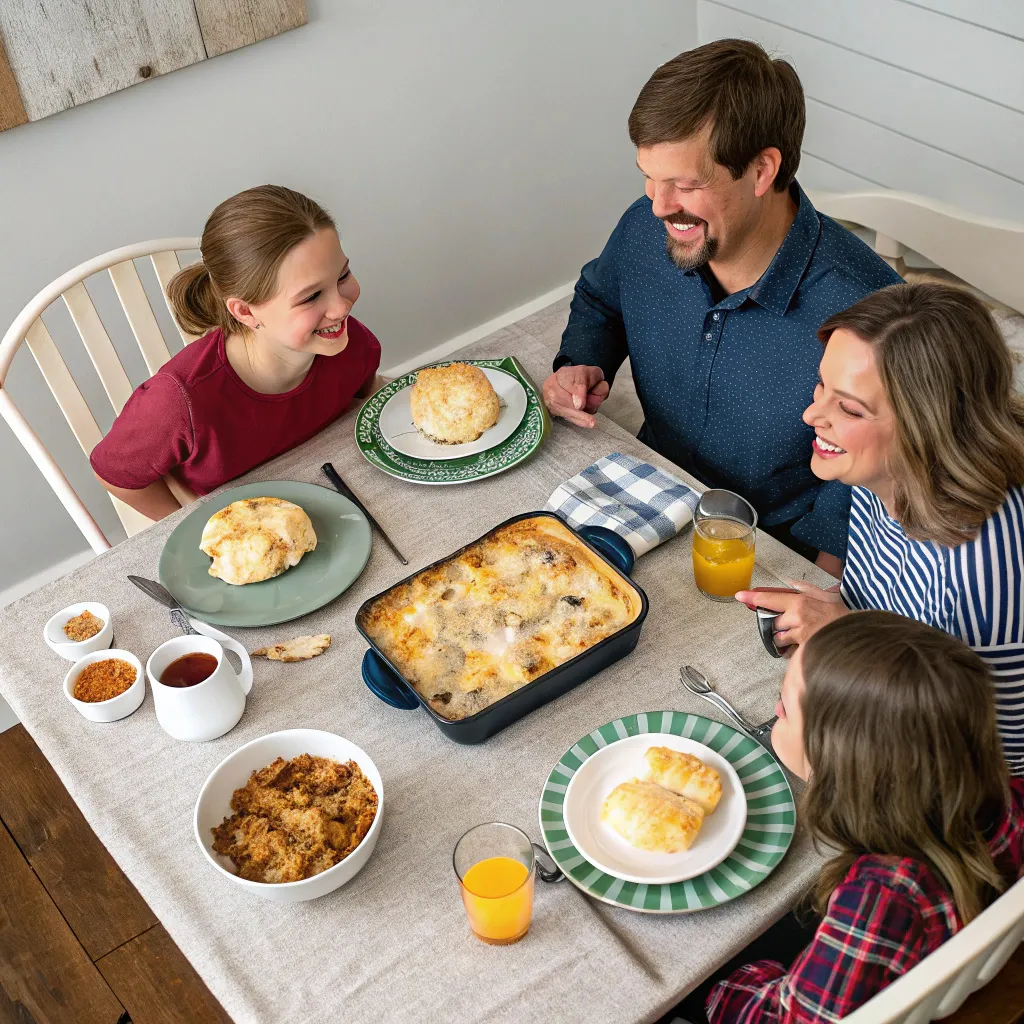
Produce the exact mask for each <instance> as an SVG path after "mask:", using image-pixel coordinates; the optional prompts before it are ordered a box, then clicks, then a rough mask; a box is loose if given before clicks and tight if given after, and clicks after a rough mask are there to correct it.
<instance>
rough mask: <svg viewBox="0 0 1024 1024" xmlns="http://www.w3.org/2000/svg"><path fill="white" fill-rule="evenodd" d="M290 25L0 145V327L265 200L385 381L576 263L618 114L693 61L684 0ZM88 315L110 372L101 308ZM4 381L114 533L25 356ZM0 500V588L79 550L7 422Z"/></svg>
mask: <svg viewBox="0 0 1024 1024" xmlns="http://www.w3.org/2000/svg"><path fill="white" fill-rule="evenodd" d="M309 16H310V17H309V21H310V23H309V25H308V26H306V27H304V28H301V29H298V30H296V31H294V32H290V33H287V34H285V35H283V36H279V37H277V38H274V39H270V40H267V41H266V42H263V43H260V44H258V45H256V46H251V47H248V48H247V49H244V50H239V51H236V52H233V53H229V54H225V55H224V56H222V57H218V58H216V59H215V60H211V61H204V62H203V63H201V64H199V65H197V66H194V67H189V68H186V69H184V70H182V71H178V72H175V73H173V74H170V75H167V76H166V77H164V78H160V79H157V80H154V81H150V82H147V83H145V84H143V85H141V86H139V87H135V88H132V89H128V90H125V91H123V92H119V93H116V94H113V95H111V96H108V97H105V98H103V99H100V100H96V101H94V102H92V103H89V104H87V105H85V106H82V107H78V108H75V109H72V110H69V111H66V112H64V113H62V114H58V115H55V116H53V117H50V118H47V119H45V120H43V121H39V122H36V123H34V124H29V125H25V126H24V127H21V128H15V129H13V130H11V131H8V132H5V133H3V134H0V225H2V227H0V232H2V234H0V238H2V247H0V324H2V325H6V324H8V323H10V321H11V320H12V319H13V317H14V316H15V315H16V314H17V312H18V311H19V310H20V309H21V307H22V306H23V305H24V303H25V302H26V301H27V300H28V299H29V298H31V296H32V295H33V294H35V292H36V291H37V290H38V289H39V288H40V287H42V286H43V285H45V284H46V283H47V282H49V281H50V280H52V279H53V278H55V277H56V276H57V275H58V274H60V273H61V272H63V271H64V270H67V269H68V268H70V267H72V266H74V265H75V264H77V263H79V262H80V261H82V260H84V259H86V258H88V257H90V256H93V255H95V254H97V253H100V252H103V251H105V250H107V249H111V248H114V247H116V246H119V245H123V244H126V243H128V242H133V241H139V240H142V239H146V238H151V237H160V236H167V235H193V234H195V235H198V234H199V233H200V231H201V229H202V225H203V222H204V220H205V218H206V216H207V214H208V213H209V212H210V210H211V209H212V208H213V207H214V206H215V205H216V203H217V202H219V201H220V200H222V199H224V198H226V197H227V196H229V195H231V194H232V193H234V192H237V191H239V190H241V189H243V188H247V187H249V186H251V185H255V184H260V183H263V182H267V181H273V182H279V183H282V184H288V185H290V186H292V187H293V188H296V189H299V190H301V191H304V192H307V193H309V194H310V195H312V196H314V197H316V198H317V199H319V200H320V201H322V202H323V203H324V204H325V205H326V206H327V207H328V208H329V209H330V210H331V211H332V212H333V213H334V214H335V216H336V219H337V221H338V224H339V227H340V229H341V233H342V239H343V242H344V244H345V248H346V251H347V252H348V254H349V255H350V256H351V258H352V266H353V269H354V270H355V271H356V274H357V276H358V277H359V279H360V282H361V284H362V286H363V297H362V299H360V302H359V305H358V306H357V308H356V314H357V316H359V317H360V318H362V319H364V320H365V321H366V322H367V323H368V324H369V325H370V327H371V328H372V329H373V330H374V331H375V332H376V333H377V335H378V336H379V337H380V339H381V342H382V344H383V346H384V362H385V365H388V364H395V363H397V362H400V361H402V360H403V359H406V358H409V357H411V356H414V355H415V354H416V353H417V352H420V351H424V350H426V349H428V348H431V347H433V346H434V345H437V344H439V343H441V342H443V341H445V340H447V339H448V338H450V337H453V336H455V335H457V334H460V333H462V332H463V331H466V330H468V329H470V328H471V327H473V326H475V325H476V324H479V323H482V322H484V321H487V320H489V319H491V318H492V317H495V316H497V315H499V314H501V313H502V312H504V311H506V310H508V309H511V308H513V307H515V306H517V305H519V304H521V303H524V302H527V301H529V300H530V299H532V298H534V297H536V296H538V295H540V294H542V293H544V292H546V291H548V290H550V289H551V288H554V287H556V286H557V285H559V284H561V283H563V282H565V281H567V280H569V279H571V278H573V277H574V276H575V275H576V273H577V272H578V270H579V267H580V266H581V265H582V263H584V262H585V261H586V260H587V259H589V258H590V257H591V256H592V255H594V254H596V252H597V251H598V249H599V248H600V246H601V245H602V243H603V242H604V240H605V238H606V237H607V235H608V233H609V231H610V230H611V228H612V226H613V225H614V223H615V220H616V219H617V217H618V215H619V213H620V212H621V211H622V210H623V209H624V208H625V207H626V206H627V205H628V203H629V202H630V201H631V200H632V199H633V198H634V197H635V196H637V195H639V194H640V192H641V188H642V186H641V182H640V179H639V176H638V174H637V172H636V169H635V168H634V167H633V152H632V150H631V147H630V145H629V141H628V139H627V137H626V131H625V121H626V115H627V114H628V112H629V108H630V106H631V105H632V102H633V100H634V98H635V96H636V93H637V91H638V90H639V88H640V86H641V85H642V84H643V82H644V81H645V80H646V78H647V77H648V75H649V74H650V73H651V71H653V70H654V68H655V67H656V66H657V65H658V64H659V63H661V62H662V61H664V60H666V59H668V58H669V57H671V56H673V55H674V54H675V53H677V52H679V51H680V50H683V49H686V48H688V47H690V46H692V45H694V44H695V42H696V0H641V2H636V3H630V4H623V3H617V2H614V0H557V2H552V0H517V2H516V3H498V2H496V0H488V2H484V3H481V2H478V0H477V2H473V0H445V2H443V3H442V2H432V3H424V2H423V0H349V2H346V3H340V2H336V0H310V2H309ZM101 285H106V286H108V285H109V283H108V282H101ZM95 296H96V300H97V305H98V306H99V308H100V312H101V315H104V319H105V321H106V322H107V324H108V328H109V329H110V331H111V334H112V336H114V340H115V344H117V346H118V348H119V350H121V351H123V352H124V353H125V356H126V359H129V356H130V355H131V353H130V350H129V345H128V339H127V338H126V337H125V336H124V335H123V334H117V333H116V331H115V323H116V320H115V318H114V317H113V315H112V311H113V310H114V309H115V308H116V307H115V306H114V305H113V300H112V292H110V293H109V294H107V292H106V291H105V290H104V288H103V287H97V289H96V292H95ZM108 311H110V315H107V313H108ZM162 312H165V311H162ZM162 312H161V315H162ZM46 319H47V323H48V325H49V326H50V327H51V330H52V332H53V333H54V335H55V338H56V340H57V342H58V344H59V345H60V347H61V349H62V351H64V353H65V356H66V358H67V359H68V362H69V365H70V366H71V368H72V371H73V373H74V374H75V376H76V379H78V381H79V384H80V386H81V387H82V390H83V392H84V393H85V394H86V397H87V398H88V399H89V401H90V404H91V405H92V407H93V408H94V410H96V413H97V420H98V421H99V424H100V427H101V429H106V428H107V427H108V426H109V424H110V421H111V419H112V411H111V409H110V407H109V405H108V404H105V401H104V399H103V397H102V391H101V389H100V388H99V384H98V381H97V379H96V377H95V375H94V373H93V371H92V369H91V367H90V365H89V363H88V361H87V360H86V359H85V358H84V357H83V353H82V352H81V345H80V343H79V345H78V346H77V348H76V346H75V345H74V343H73V339H74V337H75V335H74V334H73V328H72V327H71V326H70V320H69V318H68V317H67V315H66V313H65V311H64V310H63V309H62V308H57V309H55V310H54V311H53V312H52V314H50V315H48V316H47V318H46ZM128 370H129V376H131V377H132V380H133V383H138V382H139V381H141V380H142V379H143V378H144V376H145V372H144V370H143V368H142V364H141V360H139V359H138V358H134V359H130V360H129V365H128ZM7 384H8V388H9V390H10V393H11V395H12V396H13V398H14V400H15V402H16V403H17V404H18V405H19V406H20V407H21V408H22V410H23V411H24V412H25V413H26V415H27V416H28V417H29V419H30V421H31V423H32V424H33V426H34V427H35V428H36V430H37V432H38V433H39V434H40V436H41V437H42V439H43V442H44V444H46V445H47V447H48V448H49V449H50V451H51V452H53V454H54V455H55V457H56V458H57V460H58V462H59V463H60V464H61V466H62V468H63V469H64V470H65V472H66V473H67V474H68V476H69V478H70V479H71V482H72V484H73V486H74V487H75V488H76V489H77V490H78V491H79V493H80V494H82V495H83V497H84V498H85V499H86V501H87V503H88V504H89V505H90V507H91V508H92V509H93V511H94V514H96V515H97V517H98V518H99V519H100V521H101V526H103V528H104V529H105V530H106V531H107V532H108V535H109V536H111V538H112V539H113V538H114V537H116V536H120V535H121V534H120V532H119V527H118V526H117V524H116V517H115V516H114V514H113V510H112V509H111V507H110V505H109V503H108V502H106V500H105V498H104V497H103V495H102V492H101V491H100V490H99V487H98V485H96V484H95V482H94V481H92V479H91V474H90V473H89V471H88V468H87V464H86V461H85V459H84V458H83V457H82V454H81V452H80V450H79V449H78V447H77V445H76V443H75V441H74V438H73V437H72V436H71V433H70V431H69V430H68V429H67V427H66V425H65V423H64V421H63V418H62V417H61V415H60V412H59V410H58V409H57V407H56V404H55V403H54V402H53V400H52V399H51V398H50V396H49V392H48V391H47V390H46V387H45V385H44V384H43V382H42V380H41V378H40V377H39V374H38V371H37V369H36V367H35V364H34V363H33V361H32V359H31V356H30V355H29V354H28V352H27V351H22V352H21V353H19V355H18V357H17V359H16V361H15V363H14V366H13V368H12V371H11V374H10V377H9V378H8V382H7ZM0 481H2V485H0V537H2V543H0V591H2V590H3V589H4V588H5V587H9V586H10V585H11V584H13V583H14V582H15V581H17V580H19V579H22V578H24V577H26V576H29V575H31V574H33V573H36V572H39V571H41V570H44V569H45V568H46V567H47V566H50V565H52V564H53V563H56V562H58V561H60V560H62V559H64V558H66V557H68V556H70V555H72V554H73V553H75V552H77V551H80V550H81V549H82V548H83V547H84V543H83V540H82V538H81V535H80V534H79V533H78V531H77V530H76V529H75V528H74V526H73V525H72V523H71V521H70V519H69V518H68V517H67V515H66V514H65V513H64V511H63V509H62V508H61V506H60V505H59V503H58V502H57V500H56V499H55V498H54V497H53V495H52V494H51V492H50V490H49V488H48V487H47V486H46V484H45V483H44V482H43V480H42V478H41V476H40V475H39V474H38V472H37V471H36V470H35V467H34V466H33V465H32V463H31V462H30V461H29V459H28V457H27V456H26V455H25V454H24V453H23V452H22V450H21V448H20V446H19V445H18V444H17V442H16V441H15V440H14V439H13V437H12V435H11V434H10V432H9V430H8V429H7V428H6V426H5V425H0Z"/></svg>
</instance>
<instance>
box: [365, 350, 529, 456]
mask: <svg viewBox="0 0 1024 1024" xmlns="http://www.w3.org/2000/svg"><path fill="white" fill-rule="evenodd" d="M481 369H483V371H484V374H485V375H486V376H487V379H488V380H489V381H490V382H491V387H493V388H494V390H495V391H496V392H497V395H498V401H499V402H500V403H501V410H500V411H499V413H498V422H497V423H495V424H494V426H493V427H491V428H490V429H489V430H485V431H484V432H483V433H482V434H481V435H480V436H479V437H478V438H477V439H476V440H475V441H468V442H467V443H466V444H438V443H437V442H436V441H431V440H429V439H428V438H426V437H424V436H423V435H422V434H421V433H420V432H419V431H418V430H417V429H416V425H415V424H414V423H413V421H412V407H411V406H410V404H409V392H410V389H411V388H412V385H411V384H410V385H409V387H407V388H402V390H401V391H399V392H397V393H396V394H394V395H392V396H391V398H389V399H388V401H387V404H386V405H385V406H384V408H383V409H381V411H380V418H379V420H378V423H379V425H380V432H381V434H382V436H383V437H384V440H385V441H387V443H388V444H389V445H391V447H392V448H394V449H395V451H398V452H401V453H402V454H403V455H409V456H411V457H412V458H414V459H426V460H427V461H429V462H439V461H442V460H444V459H461V458H462V457H463V456H465V455H477V454H479V453H480V452H485V451H487V450H488V449H489V448H493V447H494V446H495V445H499V444H501V442H502V441H505V440H507V439H508V438H509V437H511V436H512V434H513V432H514V431H515V429H516V427H518V426H519V424H520V423H522V421H523V417H524V416H525V415H526V389H525V388H524V387H523V385H522V384H520V383H519V381H517V380H516V379H515V377H513V376H512V375H511V374H509V373H505V372H504V370H494V369H491V368H490V367H481Z"/></svg>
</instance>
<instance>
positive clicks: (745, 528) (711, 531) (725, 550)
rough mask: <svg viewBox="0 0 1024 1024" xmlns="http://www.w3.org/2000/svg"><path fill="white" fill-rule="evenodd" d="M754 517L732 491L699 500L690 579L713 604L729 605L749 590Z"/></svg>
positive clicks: (747, 504)
mask: <svg viewBox="0 0 1024 1024" xmlns="http://www.w3.org/2000/svg"><path fill="white" fill-rule="evenodd" d="M756 533H757V513H756V512H755V511H754V507H753V506H752V505H751V504H750V502H749V501H747V500H746V499H744V498H741V497H740V496H739V495H738V494H733V492H732V491H722V490H711V491H705V492H704V493H703V494H702V495H701V496H700V502H699V503H698V504H697V510H696V511H695V512H694V514H693V579H694V582H695V583H696V584H697V589H698V590H699V591H700V592H701V593H702V594H703V595H704V596H705V597H710V598H711V599H712V600H713V601H731V600H732V599H733V594H735V593H736V591H737V590H749V589H750V581H751V578H752V576H753V575H754V537H755V535H756Z"/></svg>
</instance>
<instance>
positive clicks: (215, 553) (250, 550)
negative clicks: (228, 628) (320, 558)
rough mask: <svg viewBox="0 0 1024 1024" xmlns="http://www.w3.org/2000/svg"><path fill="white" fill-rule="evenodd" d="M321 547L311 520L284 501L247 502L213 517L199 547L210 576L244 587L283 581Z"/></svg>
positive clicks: (260, 499)
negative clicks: (283, 576) (208, 563)
mask: <svg viewBox="0 0 1024 1024" xmlns="http://www.w3.org/2000/svg"><path fill="white" fill-rule="evenodd" d="M315 547H316V533H315V532H314V531H313V524H312V523H311V522H310V519H309V516H308V515H306V513H305V511H304V510H303V509H302V508H301V507H300V506H298V505H296V504H294V503H293V502H290V501H285V500H284V499H283V498H243V499H242V500H241V501H233V502H232V503H231V504H230V505H227V506H225V507H224V508H222V509H221V510H220V511H219V512H215V513H214V514H213V515H212V516H210V519H209V521H208V522H207V524H206V526H205V527H204V528H203V536H202V539H201V540H200V541H199V548H200V550H201V551H203V552H204V553H205V554H207V555H209V556H210V557H211V558H212V559H213V563H212V564H211V566H210V575H211V576H216V577H217V578H218V579H221V580H223V581H224V582H225V583H230V584H232V585H233V586H242V585H243V584H246V583H259V582H261V581H262V580H269V579H270V578H271V577H273V576H280V575H281V573H283V572H284V571H285V570H286V569H290V568H291V567H292V566H293V565H298V564H299V561H300V560H301V558H302V556H303V555H305V554H306V553H307V552H309V551H312V550H313V549H314V548H315Z"/></svg>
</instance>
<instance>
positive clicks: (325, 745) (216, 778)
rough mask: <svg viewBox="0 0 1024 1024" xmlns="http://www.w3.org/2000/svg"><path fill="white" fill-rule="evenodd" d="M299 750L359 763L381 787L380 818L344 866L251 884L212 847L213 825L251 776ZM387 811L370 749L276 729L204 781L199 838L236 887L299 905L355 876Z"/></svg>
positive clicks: (329, 736)
mask: <svg viewBox="0 0 1024 1024" xmlns="http://www.w3.org/2000/svg"><path fill="white" fill-rule="evenodd" d="M299 754H312V755H313V756H315V757H329V758H332V759H333V760H335V761H342V762H345V761H355V763H356V764H357V765H359V767H360V769H361V770H362V772H363V774H364V775H365V776H366V777H367V778H368V779H369V780H370V782H371V783H372V784H373V788H374V789H375V790H376V791H377V816H376V817H375V818H374V819H373V824H372V825H371V826H370V831H369V832H367V833H366V835H365V836H364V837H363V841H362V842H361V843H360V844H359V845H358V846H357V847H356V848H355V849H354V850H353V851H352V852H351V853H350V854H349V855H348V856H347V857H346V858H345V859H344V860H343V861H341V862H340V863H339V864H335V865H334V867H332V868H328V869H327V870H326V871H321V872H320V874H318V875H313V876H312V878H303V879H302V880H301V881H298V882H276V883H270V882H251V881H249V879H247V878H239V876H238V875H236V874H235V872H234V865H233V864H232V863H231V859H230V858H229V857H222V856H221V855H220V854H219V853H214V850H213V834H212V832H211V830H212V829H214V828H216V827H217V826H218V825H220V824H221V822H222V821H223V820H224V819H225V818H227V817H230V815H231V813H232V811H231V796H232V794H233V793H234V791H235V790H236V789H240V788H241V787H242V786H244V785H245V784H246V782H248V780H249V776H250V775H251V774H252V773H253V772H254V771H256V770H257V769H258V768H265V767H266V766H267V765H268V764H270V763H271V762H273V761H274V760H275V759H276V758H278V757H283V758H285V759H286V760H290V759H291V758H293V757H298V756H299ZM383 815H384V784H383V782H382V781H381V777H380V772H378V771H377V766H376V765H375V764H374V763H373V762H372V761H371V760H370V758H369V757H367V755H366V753H365V752H364V751H362V750H361V749H360V748H359V747H357V746H356V745H355V744H354V743H351V742H350V741H349V740H346V739H342V737H341V736H336V735H335V734H334V733H332V732H322V731H321V730H319V729H285V730H283V731H282V732H272V733H270V735H268V736H261V737H260V738H259V739H255V740H251V741H250V742H249V743H246V744H245V746H242V747H239V748H238V749H237V750H236V751H235V752H234V753H233V754H228V756H227V757H226V758H224V760H223V761H221V763H220V764H219V765H217V767H216V768H214V769H213V771H212V772H211V773H210V777H209V778H208V779H207V780H206V782H205V783H203V788H202V789H201V790H200V792H199V799H198V800H197V801H196V810H195V815H194V817H193V827H194V829H195V833H196V841H197V842H198V843H199V847H200V849H201V850H202V851H203V853H204V854H205V856H206V859H207V860H208V861H209V862H210V863H211V864H212V865H213V866H214V867H215V868H216V869H217V871H218V872H220V874H221V875H223V876H224V877H225V878H229V879H230V880H231V881H232V882H234V883H235V885H240V886H242V888H243V889H247V890H248V891H249V892H251V893H255V894H256V895H257V896H262V897H263V898H264V899H267V900H272V901H274V902H275V903H298V902H299V901H301V900H312V899H316V897H317V896H323V895H325V894H326V893H329V892H333V891H334V890H335V889H337V888H338V887H339V886H342V885H344V884H345V883H346V882H347V881H349V880H350V879H351V878H353V877H354V876H355V875H356V874H357V873H358V872H359V870H360V869H361V868H362V866H363V865H364V864H365V863H366V862H367V861H368V860H369V859H370V854H372V853H373V848H374V847H375V846H376V845H377V836H378V835H379V834H380V823H381V819H382V817H383Z"/></svg>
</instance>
